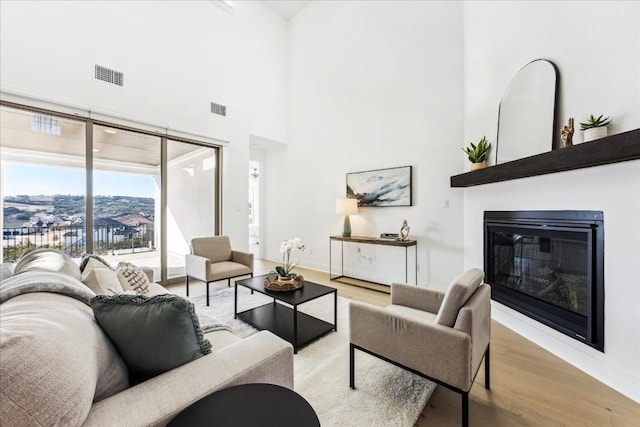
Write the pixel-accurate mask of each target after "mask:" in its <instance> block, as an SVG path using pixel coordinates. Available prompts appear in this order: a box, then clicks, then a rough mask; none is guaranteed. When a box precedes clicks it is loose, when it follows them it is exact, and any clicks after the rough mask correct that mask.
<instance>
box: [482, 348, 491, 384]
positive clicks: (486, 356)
mask: <svg viewBox="0 0 640 427" xmlns="http://www.w3.org/2000/svg"><path fill="white" fill-rule="evenodd" d="M489 346H490V344H487V351H486V353H485V354H484V388H486V389H487V390H489V389H491V375H490V374H491V373H490V370H491V369H490V365H491V357H490V353H489Z"/></svg>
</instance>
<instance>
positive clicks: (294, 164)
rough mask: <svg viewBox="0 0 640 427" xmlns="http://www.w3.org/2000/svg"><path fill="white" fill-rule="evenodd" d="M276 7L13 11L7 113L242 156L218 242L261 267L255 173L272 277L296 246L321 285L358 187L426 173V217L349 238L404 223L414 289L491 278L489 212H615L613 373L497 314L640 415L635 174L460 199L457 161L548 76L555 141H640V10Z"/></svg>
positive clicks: (537, 182)
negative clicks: (255, 237)
mask: <svg viewBox="0 0 640 427" xmlns="http://www.w3.org/2000/svg"><path fill="white" fill-rule="evenodd" d="M262 3H263V2H257V1H237V2H215V1H199V2H171V1H158V2H154V1H141V2H119V3H117V4H116V3H112V2H57V1H53V2H17V1H16V2H13V1H5V0H3V1H2V2H0V7H1V9H0V12H1V13H0V19H1V25H0V27H1V28H0V31H1V37H0V43H1V45H0V46H1V49H0V51H1V52H2V53H1V55H2V56H1V61H0V67H1V68H0V71H1V72H0V79H1V80H0V83H1V86H2V96H3V99H10V100H14V101H15V100H17V99H22V101H23V102H24V103H27V104H32V105H33V104H37V105H35V106H38V105H40V106H43V105H49V106H51V105H55V104H56V103H58V104H59V105H67V106H70V107H69V108H72V107H73V106H80V107H83V108H84V107H89V108H88V109H91V108H95V109H98V110H101V111H111V112H113V113H114V116H120V117H130V118H135V119H136V120H138V121H141V122H147V123H149V124H156V123H163V124H168V125H169V126H170V127H172V128H175V129H184V130H188V131H190V133H192V134H198V135H207V136H210V137H212V138H216V139H218V140H222V141H228V142H226V143H224V144H223V148H222V153H223V154H222V159H223V160H222V161H223V164H222V171H223V172H222V174H223V175H222V203H221V206H222V212H221V217H222V219H221V222H222V228H221V231H222V232H223V233H224V234H228V235H229V236H231V238H232V243H233V246H234V247H238V248H246V246H247V241H248V229H247V223H246V218H247V216H248V215H247V213H248V212H247V202H246V194H247V193H246V191H247V190H246V189H247V187H248V176H247V165H248V162H249V160H250V159H251V158H258V159H260V160H261V161H262V162H263V165H264V167H263V178H264V190H263V194H264V200H263V205H262V206H261V209H262V224H263V227H262V235H261V247H262V248H263V249H262V250H263V251H264V253H262V257H263V258H265V259H267V260H278V259H279V258H280V254H279V252H278V249H279V246H280V242H281V241H283V240H285V239H288V238H290V237H293V236H299V237H301V238H302V239H304V241H305V243H306V245H307V250H306V251H305V252H304V253H302V254H300V256H301V264H300V265H301V266H302V267H305V268H309V269H312V270H319V271H322V272H328V270H329V245H328V240H329V239H328V238H329V236H331V235H335V234H339V233H340V231H341V229H342V221H343V217H342V216H340V215H336V213H335V200H336V199H337V198H341V197H344V195H345V188H344V187H345V185H344V184H345V175H346V174H347V173H350V172H358V171H364V170H374V169H382V168H389V167H397V166H405V165H411V166H412V167H413V204H412V206H409V207H397V208H365V209H361V210H360V211H359V212H358V214H357V215H352V216H351V225H352V229H353V234H354V235H365V236H377V235H379V234H380V233H383V232H389V231H391V232H397V230H399V229H400V225H401V224H402V221H403V220H405V219H406V220H407V222H408V223H409V225H410V226H411V231H410V236H411V238H414V239H416V240H417V241H418V242H419V245H418V253H417V259H418V264H419V266H418V272H417V278H418V280H417V281H418V283H419V284H420V285H423V286H429V287H433V288H436V289H441V290H444V289H445V288H446V285H447V284H448V283H449V282H450V281H451V279H452V278H453V277H454V276H456V275H457V274H458V273H460V272H462V271H464V270H466V269H468V268H471V267H475V266H482V264H483V258H482V252H483V245H482V212H483V211H485V210H498V209H501V210H510V209H548V210H552V209H558V210H563V209H594V210H600V211H603V212H604V215H605V217H606V219H607V225H606V230H607V231H606V233H607V246H606V267H605V271H606V273H605V274H606V277H605V280H606V283H607V285H606V286H607V290H606V292H607V293H606V307H605V312H606V319H605V328H606V335H607V343H606V351H605V352H604V353H602V352H598V351H596V350H593V349H591V348H584V346H581V345H579V344H576V343H574V342H573V340H572V339H570V338H567V337H565V336H563V335H562V334H558V333H556V332H554V331H551V330H549V329H548V328H546V327H544V326H541V325H539V324H538V323H537V322H535V321H533V320H530V319H528V318H526V317H524V316H522V315H519V314H518V313H515V312H513V311H512V310H509V309H508V308H506V307H503V306H500V305H497V304H494V306H493V317H494V319H495V320H497V321H498V322H500V323H502V324H504V325H505V326H507V327H508V328H511V329H513V330H514V331H516V332H517V333H519V334H521V335H523V336H524V337H526V338H527V339H528V340H530V341H532V342H534V343H536V344H537V345H539V346H541V347H543V348H545V349H547V350H548V351H550V352H552V353H553V354H555V355H557V356H559V357H560V358H562V359H564V360H566V361H567V362H569V363H570V364H572V365H574V366H576V367H577V368H579V369H580V370H582V371H584V372H586V373H587V374H589V375H590V376H593V377H595V378H597V379H598V380H600V381H602V382H604V383H605V384H607V385H608V386H610V387H612V388H613V389H615V390H617V391H619V392H620V393H622V394H624V395H625V396H627V397H629V398H631V399H633V400H634V401H635V402H640V385H639V384H640V366H638V362H637V361H638V360H639V359H640V327H639V326H638V325H640V312H639V311H638V310H637V306H638V304H639V303H640V290H639V288H638V287H637V286H636V285H637V280H634V279H632V278H634V277H638V276H639V275H640V265H638V263H637V259H638V258H640V249H639V248H640V230H639V229H638V227H639V221H638V217H639V215H640V200H639V199H640V198H639V197H638V186H639V185H640V183H639V180H640V178H639V176H638V174H639V171H638V170H639V164H638V161H637V160H635V161H631V162H625V163H620V164H614V165H608V166H599V167H594V168H586V169H581V170H578V171H572V172H564V173H562V174H549V175H545V176H542V177H532V178H525V179H520V180H512V181H508V182H505V183H496V184H490V185H485V186H478V187H472V188H471V189H460V188H451V187H450V177H451V176H453V175H456V174H460V173H463V172H466V171H467V170H468V167H469V166H468V162H467V160H466V158H465V156H464V154H463V153H462V152H461V150H460V148H461V147H463V146H466V145H467V144H468V141H477V140H479V139H480V138H481V137H482V136H484V135H486V136H487V137H488V138H489V139H490V140H491V141H494V143H495V135H496V133H497V114H498V106H499V103H500V98H501V95H502V93H503V90H504V88H505V86H506V85H507V83H508V82H509V80H510V79H511V77H512V76H513V75H514V74H515V73H516V72H517V71H518V70H519V69H520V68H521V67H522V66H523V65H524V64H526V63H528V62H530V61H532V60H534V59H538V58H546V59H549V60H551V61H553V62H554V63H555V64H556V65H557V67H558V69H559V75H560V86H559V87H560V89H559V103H558V106H557V109H558V118H559V120H558V122H559V123H565V122H566V121H567V120H568V118H569V117H575V118H576V121H583V120H585V119H586V118H587V117H588V116H589V115H590V114H597V115H599V114H602V113H604V114H605V115H608V116H611V117H612V118H613V121H612V124H611V126H610V133H612V134H617V133H622V132H625V131H629V130H634V129H638V128H640V102H639V98H640V78H639V77H640V28H639V24H638V22H640V3H638V2H591V1H581V2H572V1H571V2H544V3H541V2H515V1H514V2H470V1H469V2H430V1H429V2H427V1H411V2H404V1H374V2H362V1H335V2H325V1H313V2H308V4H306V5H305V6H304V7H303V8H301V9H300V10H299V11H298V12H297V13H296V14H295V15H294V16H292V17H290V18H286V17H284V16H282V15H280V14H279V13H278V12H276V11H275V10H274V9H272V8H270V7H268V6H267V5H265V4H262ZM265 3H267V2H265ZM94 64H104V65H106V66H110V67H113V68H114V69H117V70H122V71H123V72H124V73H125V75H126V83H125V86H124V87H123V88H115V89H114V88H113V87H111V86H108V85H104V84H102V83H99V82H96V81H95V80H94V79H93V78H92V75H91V73H92V70H93V66H94ZM12 97H13V98H12ZM25 100H26V101H25ZM29 100H31V101H29ZM34 100H35V101H34ZM38 100H39V101H38ZM210 102H216V103H219V104H222V105H225V106H227V108H228V114H227V116H226V117H221V116H217V115H212V114H211V111H210V109H209V105H210ZM531 125H532V126H535V124H531ZM558 131H559V130H558ZM522 132H527V129H522ZM581 142H582V136H581V134H580V132H576V135H575V136H574V144H579V143H581ZM549 147H551V143H550V142H549ZM283 205H284V207H283Z"/></svg>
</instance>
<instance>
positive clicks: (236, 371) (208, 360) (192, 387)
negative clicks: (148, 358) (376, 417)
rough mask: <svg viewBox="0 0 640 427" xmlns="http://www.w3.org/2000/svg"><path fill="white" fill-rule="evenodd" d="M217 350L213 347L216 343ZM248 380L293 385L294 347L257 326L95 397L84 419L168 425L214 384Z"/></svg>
mask: <svg viewBox="0 0 640 427" xmlns="http://www.w3.org/2000/svg"><path fill="white" fill-rule="evenodd" d="M214 350H215V349H214ZM247 383H271V384H277V385H281V386H283V387H287V388H290V389H293V347H292V346H291V344H289V343H288V342H286V341H284V340H283V339H281V338H279V337H277V336H276V335H274V334H272V333H271V332H268V331H261V332H258V333H256V334H254V335H251V336H249V337H247V338H245V339H243V340H241V341H238V342H236V343H233V344H230V345H228V346H225V347H223V348H221V349H219V350H217V351H214V352H213V353H211V354H208V355H206V356H204V357H201V358H199V359H196V360H194V361H193V362H190V363H187V364H186V365H182V366H180V367H178V368H176V369H173V370H171V371H169V372H165V373H163V374H161V375H158V376H157V377H154V378H151V379H150V380H147V381H145V382H143V383H141V384H138V385H136V386H134V387H131V388H129V389H127V390H124V391H122V392H120V393H117V394H115V395H113V396H111V397H108V398H106V399H104V400H101V401H99V402H96V403H94V404H93V406H92V407H91V410H90V411H89V415H88V417H87V419H86V420H85V423H84V425H90V426H105V427H107V426H112V425H113V423H114V420H115V419H116V418H114V417H118V416H122V415H123V414H124V416H125V417H126V424H127V425H128V426H161V425H166V424H167V423H168V422H169V421H170V420H171V419H172V418H173V417H175V416H176V415H177V414H178V413H180V412H181V411H183V410H184V409H185V408H187V407H188V406H189V405H191V404H192V403H194V402H196V401H198V400H200V399H201V398H203V397H205V396H207V395H209V394H211V393H213V392H214V391H216V390H220V389H223V388H227V387H231V386H234V385H238V384H247Z"/></svg>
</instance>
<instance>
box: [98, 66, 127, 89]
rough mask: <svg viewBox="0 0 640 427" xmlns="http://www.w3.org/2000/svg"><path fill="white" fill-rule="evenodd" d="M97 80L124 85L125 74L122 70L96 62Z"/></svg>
mask: <svg viewBox="0 0 640 427" xmlns="http://www.w3.org/2000/svg"><path fill="white" fill-rule="evenodd" d="M95 78H96V80H102V81H103V82H107V83H111V84H114V85H118V86H124V74H122V73H121V72H120V71H116V70H112V69H110V68H107V67H103V66H102V65H97V64H96V74H95Z"/></svg>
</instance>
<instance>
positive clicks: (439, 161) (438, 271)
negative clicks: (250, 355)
mask: <svg viewBox="0 0 640 427" xmlns="http://www.w3.org/2000/svg"><path fill="white" fill-rule="evenodd" d="M288 48H289V67H288V79H289V80H288V81H289V87H288V94H289V97H288V99H289V106H288V123H289V126H288V130H289V135H288V136H289V144H288V147H287V148H286V149H280V150H276V151H273V152H269V156H270V158H269V159H268V162H267V163H268V166H267V169H268V170H267V174H268V177H267V178H268V179H267V182H268V184H267V191H266V194H267V200H266V201H265V203H266V209H267V214H268V218H269V222H268V236H267V239H266V244H268V246H267V247H266V248H265V249H266V253H267V256H268V257H269V258H272V259H278V257H279V254H278V248H279V244H280V241H281V240H284V239H286V238H289V237H294V236H298V237H300V238H302V239H304V240H305V242H306V243H307V248H308V249H307V251H306V252H305V253H304V254H302V255H301V261H302V264H303V265H306V266H309V267H313V268H317V269H320V270H325V271H327V270H328V264H329V236H330V235H334V234H340V233H341V232H342V224H343V217H342V216H340V215H336V213H335V204H336V203H335V200H336V199H337V198H343V197H345V191H346V183H345V181H346V173H347V172H358V171H365V170H371V169H380V168H389V167H396V166H406V165H411V166H413V206H412V207H388V208H364V209H361V210H360V212H359V213H358V214H357V215H352V216H351V227H352V231H353V235H369V236H376V235H379V234H380V233H381V232H395V233H397V232H399V230H400V227H401V225H402V221H403V220H404V219H406V220H407V221H408V223H409V225H410V226H411V232H410V236H411V237H412V238H416V239H417V240H418V242H419V243H418V244H419V254H418V262H419V263H420V272H419V283H420V284H427V283H438V284H441V285H442V284H443V285H444V286H446V284H448V283H449V281H450V280H451V279H452V278H453V276H455V275H456V274H458V273H459V272H460V270H461V268H462V232H461V223H462V204H461V202H462V195H461V194H460V193H459V192H457V191H454V190H452V189H450V188H449V177H450V176H451V175H452V174H454V173H457V172H458V169H459V164H460V159H461V158H462V157H463V154H462V152H461V151H460V147H461V146H462V145H463V143H462V135H463V115H462V112H463V104H462V102H463V87H462V84H461V82H462V78H463V74H462V73H463V70H462V65H463V64H462V58H463V55H462V4H461V3H457V2H454V3H451V2H411V1H409V2H399V1H393V2H380V1H371V2H369V1H348V2H313V3H311V4H310V5H308V6H307V7H305V8H304V9H303V10H302V11H301V12H300V13H299V14H298V15H296V16H295V17H294V18H293V19H292V21H290V28H289V47H288ZM444 200H448V201H449V206H450V207H449V208H448V209H444V208H443V207H442V204H443V201H444ZM378 259H379V258H378ZM380 262H382V260H380Z"/></svg>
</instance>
